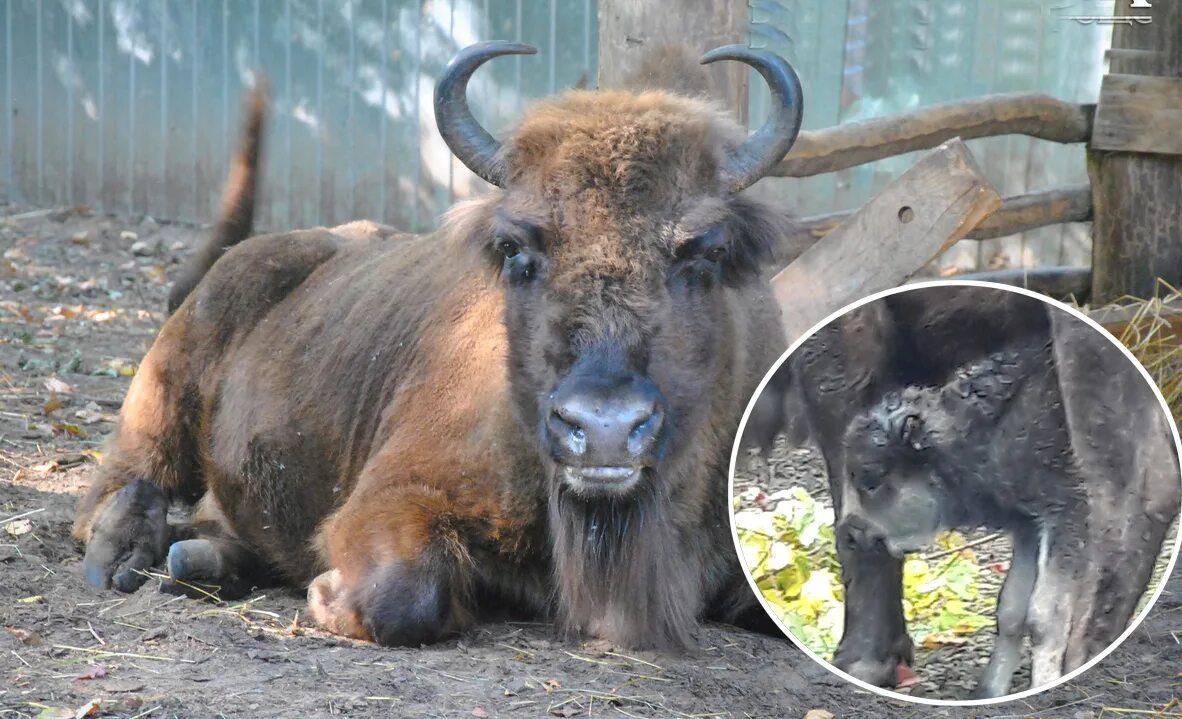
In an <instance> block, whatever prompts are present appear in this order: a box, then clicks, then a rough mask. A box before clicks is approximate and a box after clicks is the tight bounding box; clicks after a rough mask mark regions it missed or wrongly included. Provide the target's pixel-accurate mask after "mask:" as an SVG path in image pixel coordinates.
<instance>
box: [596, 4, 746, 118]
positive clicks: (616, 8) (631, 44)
mask: <svg viewBox="0 0 1182 719" xmlns="http://www.w3.org/2000/svg"><path fill="white" fill-rule="evenodd" d="M747 14H748V8H747V2H746V0H684V1H683V2H679V3H677V8H676V10H674V9H672V8H670V6H669V3H667V2H665V1H664V0H600V2H599V86H600V87H619V86H621V85H622V84H623V83H624V82H625V81H626V80H628V79H629V78H631V77H632V76H633V75H635V74H636V73H637V71H638V70H640V69H641V66H642V64H644V62H645V59H646V57H649V58H651V57H653V55H652V51H653V50H655V49H657V48H660V47H662V46H670V45H673V46H681V47H686V48H688V49H690V50H691V51H693V52H695V53H697V54H698V55H701V54H703V53H705V52H706V51H707V50H711V49H713V48H716V47H720V46H722V45H729V44H732V43H743V44H746V42H747ZM644 69H645V70H649V69H650V68H648V67H645V68H644ZM662 69H663V68H660V67H655V68H651V72H652V73H653V74H655V75H657V76H658V77H656V78H655V79H654V81H653V84H655V85H657V86H660V87H666V86H668V85H669V84H670V82H669V81H666V80H663V79H662V76H663V75H664V74H668V69H667V68H665V70H666V72H665V73H662ZM706 72H707V73H708V74H709V77H710V94H711V95H712V96H714V97H715V98H716V99H718V100H720V101H721V102H722V103H723V105H724V107H726V108H727V109H729V110H731V111H732V112H734V113H735V115H736V116H737V117H738V118H739V120H740V121H741V122H742V123H743V124H746V122H747V75H748V68H747V66H745V65H743V64H741V63H737V62H718V63H714V64H712V65H710V66H708V67H707V68H706Z"/></svg>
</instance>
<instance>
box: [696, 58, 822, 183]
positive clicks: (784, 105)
mask: <svg viewBox="0 0 1182 719" xmlns="http://www.w3.org/2000/svg"><path fill="white" fill-rule="evenodd" d="M719 60H738V61H739V62H741V63H744V64H746V65H750V66H751V67H753V68H755V69H756V70H757V71H759V74H760V75H763V79H764V80H765V81H767V84H768V87H769V88H770V89H771V91H772V105H771V116H770V117H769V118H768V120H767V122H765V123H764V125H763V127H761V128H759V129H758V130H757V131H755V133H754V134H752V135H751V136H750V137H748V138H747V141H746V142H744V143H743V144H742V145H740V146H739V147H738V148H737V149H735V151H734V152H732V153H731V154H730V156H729V157H728V158H727V160H726V163H725V164H724V165H723V166H722V167H721V168H720V169H719V173H720V174H721V177H722V181H723V183H724V184H725V185H726V186H727V187H728V189H730V191H731V192H738V191H740V190H742V189H745V188H747V187H750V186H751V185H753V184H755V181H756V180H758V179H759V178H761V177H763V176H764V175H766V174H767V173H768V172H769V171H770V170H771V169H772V168H773V167H775V165H776V163H777V162H779V161H780V160H781V159H783V158H784V155H786V154H788V150H789V149H791V148H792V143H794V142H796V136H797V135H798V134H800V120H801V117H802V116H803V113H804V102H803V98H802V93H801V90H800V78H799V77H797V76H796V71H795V70H793V69H792V66H791V65H789V64H788V61H787V60H785V59H784V58H782V57H780V56H779V55H777V54H775V53H774V52H771V51H769V50H756V49H753V48H749V47H746V46H745V45H725V46H723V47H720V48H715V49H714V50H711V51H710V52H708V53H706V54H705V55H703V56H702V60H701V62H702V64H703V65H708V64H710V63H712V62H717V61H719Z"/></svg>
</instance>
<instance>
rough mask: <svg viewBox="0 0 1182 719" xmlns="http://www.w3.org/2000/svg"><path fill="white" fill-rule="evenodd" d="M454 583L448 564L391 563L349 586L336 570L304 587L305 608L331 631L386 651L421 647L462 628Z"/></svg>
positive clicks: (429, 562)
mask: <svg viewBox="0 0 1182 719" xmlns="http://www.w3.org/2000/svg"><path fill="white" fill-rule="evenodd" d="M457 584H458V582H457V580H456V578H455V576H454V568H452V567H448V566H447V562H446V560H443V559H434V560H428V559H421V560H419V561H400V560H395V561H391V562H387V563H385V564H383V565H381V566H380V567H378V568H376V569H374V570H372V571H370V572H369V573H367V574H365V575H363V576H361V577H359V578H358V579H357V580H356V581H354V582H352V583H351V584H350V583H349V582H347V581H346V580H345V578H344V575H343V574H342V573H341V572H340V570H336V569H333V570H330V571H328V572H325V573H324V574H321V575H320V576H318V577H316V579H315V580H313V582H312V585H311V586H310V587H309V588H308V605H309V609H310V610H311V612H312V617H313V618H314V619H315V620H316V621H317V623H319V624H320V625H321V626H323V627H324V628H326V629H328V630H329V631H331V632H334V633H337V634H344V635H346V636H353V637H358V638H362V639H372V640H373V641H375V642H377V643H378V644H382V645H385V646H419V645H421V644H431V643H433V642H436V641H439V640H440V639H442V638H443V637H445V636H446V635H448V634H450V633H452V632H454V631H455V630H457V629H459V628H460V627H461V626H462V624H463V623H464V622H463V621H462V617H463V614H464V612H463V610H462V609H461V602H460V601H459V599H460V594H461V593H462V592H460V591H459V589H460V588H459V587H458V586H457Z"/></svg>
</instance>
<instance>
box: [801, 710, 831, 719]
mask: <svg viewBox="0 0 1182 719" xmlns="http://www.w3.org/2000/svg"><path fill="white" fill-rule="evenodd" d="M804 719H833V712H831V711H826V710H825V709H809V710H808V713H806V714H805V715H804Z"/></svg>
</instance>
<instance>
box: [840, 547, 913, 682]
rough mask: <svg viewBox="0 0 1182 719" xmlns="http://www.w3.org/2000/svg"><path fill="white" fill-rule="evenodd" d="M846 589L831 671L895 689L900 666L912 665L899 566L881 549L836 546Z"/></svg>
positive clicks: (899, 562) (901, 567) (894, 559)
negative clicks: (843, 622)
mask: <svg viewBox="0 0 1182 719" xmlns="http://www.w3.org/2000/svg"><path fill="white" fill-rule="evenodd" d="M838 559H840V560H841V578H842V583H843V584H844V585H845V625H844V629H843V631H842V636H841V642H840V643H839V644H838V646H837V652H836V653H835V654H834V655H833V665H834V666H836V667H837V668H838V669H841V670H842V671H844V672H846V673H847V674H850V675H851V676H853V677H855V678H857V679H861V680H862V681H864V682H866V683H868V684H873V685H875V686H880V687H893V686H895V684H896V683H897V681H898V680H897V675H898V669H899V665H900V664H910V663H911V660H912V656H913V651H914V649H913V646H912V643H911V637H910V636H908V634H907V622H906V620H905V619H904V617H903V561H902V560H901V559H896V558H895V557H892V556H891V555H890V554H889V553H888V552H887V551H886V549H885V547H882V545H881V544H879V545H878V546H876V547H875V548H874V549H865V548H861V547H857V546H854V545H853V544H852V543H850V542H844V541H840V540H839V541H838Z"/></svg>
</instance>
